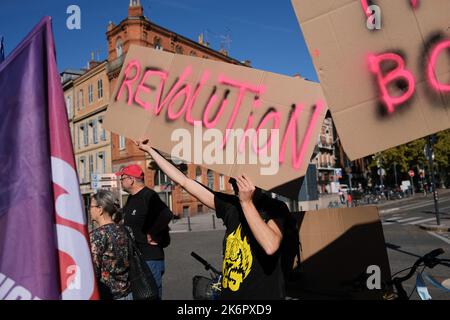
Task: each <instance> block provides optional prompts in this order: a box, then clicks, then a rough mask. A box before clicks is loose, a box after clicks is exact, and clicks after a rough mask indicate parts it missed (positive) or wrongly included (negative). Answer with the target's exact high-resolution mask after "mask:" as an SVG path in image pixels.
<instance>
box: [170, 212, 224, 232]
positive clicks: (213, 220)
mask: <svg viewBox="0 0 450 320" xmlns="http://www.w3.org/2000/svg"><path fill="white" fill-rule="evenodd" d="M169 227H170V230H171V231H170V232H172V233H178V232H196V231H212V230H225V226H224V225H223V222H222V220H221V219H218V218H217V217H216V213H215V212H207V213H199V214H196V215H194V216H193V217H189V219H188V218H187V217H183V218H180V219H174V220H172V222H170V224H169Z"/></svg>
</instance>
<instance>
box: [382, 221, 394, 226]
mask: <svg viewBox="0 0 450 320" xmlns="http://www.w3.org/2000/svg"><path fill="white" fill-rule="evenodd" d="M390 224H394V223H393V222H383V223H382V225H383V226H388V225H390Z"/></svg>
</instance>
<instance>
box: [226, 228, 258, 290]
mask: <svg viewBox="0 0 450 320" xmlns="http://www.w3.org/2000/svg"><path fill="white" fill-rule="evenodd" d="M241 231H242V226H241V225H239V227H238V228H237V229H236V230H235V231H234V232H232V233H231V234H230V235H229V236H228V237H227V243H226V246H225V256H224V258H223V266H222V272H223V278H222V286H223V288H230V290H231V291H238V290H239V287H240V286H241V283H242V282H243V281H244V280H245V278H247V276H248V275H249V273H250V271H251V268H252V264H253V256H252V252H251V250H250V245H249V244H248V240H247V237H244V239H242V237H241Z"/></svg>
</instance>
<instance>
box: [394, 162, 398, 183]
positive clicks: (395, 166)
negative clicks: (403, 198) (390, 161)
mask: <svg viewBox="0 0 450 320" xmlns="http://www.w3.org/2000/svg"><path fill="white" fill-rule="evenodd" d="M394 177H395V187H396V188H397V186H398V183H397V162H395V161H394Z"/></svg>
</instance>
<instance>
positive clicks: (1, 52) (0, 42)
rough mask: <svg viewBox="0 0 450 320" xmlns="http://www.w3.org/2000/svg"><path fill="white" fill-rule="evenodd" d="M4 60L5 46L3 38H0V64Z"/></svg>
mask: <svg viewBox="0 0 450 320" xmlns="http://www.w3.org/2000/svg"><path fill="white" fill-rule="evenodd" d="M3 60H5V46H4V45H3V37H1V38H0V63H2V62H3Z"/></svg>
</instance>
